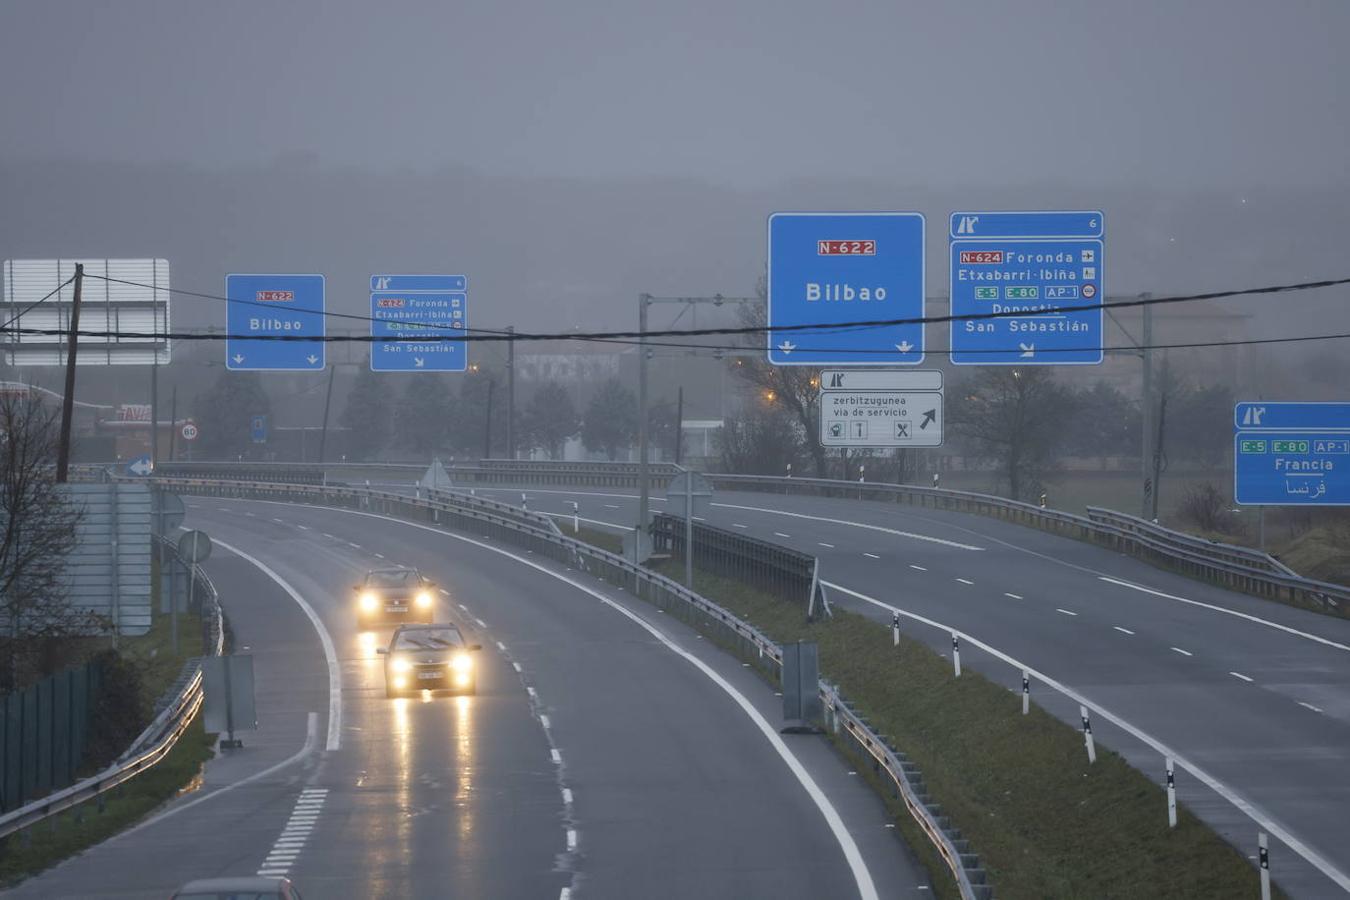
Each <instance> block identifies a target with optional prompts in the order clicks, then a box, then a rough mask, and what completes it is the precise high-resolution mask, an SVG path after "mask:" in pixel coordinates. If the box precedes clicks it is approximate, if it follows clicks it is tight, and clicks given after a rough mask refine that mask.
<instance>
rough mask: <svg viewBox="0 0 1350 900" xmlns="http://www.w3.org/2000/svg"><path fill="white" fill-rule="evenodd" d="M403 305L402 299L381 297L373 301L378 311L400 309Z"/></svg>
mask: <svg viewBox="0 0 1350 900" xmlns="http://www.w3.org/2000/svg"><path fill="white" fill-rule="evenodd" d="M403 304H404V300H403V298H402V297H381V298H380V299H378V300H376V301H375V305H376V306H378V307H379V308H380V309H402V308H403Z"/></svg>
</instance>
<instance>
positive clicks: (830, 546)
mask: <svg viewBox="0 0 1350 900" xmlns="http://www.w3.org/2000/svg"><path fill="white" fill-rule="evenodd" d="M816 544H817V545H819V546H821V547H827V548H829V549H830V550H833V549H834V544H827V543H825V542H824V541H816Z"/></svg>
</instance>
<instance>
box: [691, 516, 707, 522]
mask: <svg viewBox="0 0 1350 900" xmlns="http://www.w3.org/2000/svg"><path fill="white" fill-rule="evenodd" d="M694 521H695V522H706V521H708V520H707V519H705V518H703V517H702V516H694Z"/></svg>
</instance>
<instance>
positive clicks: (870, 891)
mask: <svg viewBox="0 0 1350 900" xmlns="http://www.w3.org/2000/svg"><path fill="white" fill-rule="evenodd" d="M652 499H656V498H652ZM263 502H269V501H263ZM323 508H327V509H336V507H323ZM341 511H342V512H346V513H349V514H351V515H356V516H368V517H370V518H372V519H380V520H382V521H385V522H391V523H395V524H398V525H404V526H407V527H409V528H418V529H421V530H423V531H429V532H431V533H432V534H438V535H440V536H441V537H445V538H449V539H451V540H456V541H461V542H463V543H466V544H472V545H473V546H475V547H478V548H480V549H483V550H487V551H489V552H492V553H499V554H501V555H502V556H505V557H506V558H508V559H512V560H515V561H516V562H518V563H520V564H521V565H525V566H529V567H530V568H532V569H534V570H536V571H538V572H542V573H543V574H545V575H547V576H549V577H551V578H556V579H557V580H559V581H561V582H563V583H564V584H567V585H570V586H571V587H573V588H576V589H577V590H579V591H583V592H584V593H586V594H589V595H590V596H592V597H594V598H595V599H596V600H599V601H600V602H601V603H603V604H605V605H606V606H608V607H609V608H610V609H612V610H614V611H615V612H617V613H619V614H620V615H622V616H624V617H625V618H627V619H628V620H630V621H631V622H633V623H634V624H635V625H637V626H638V627H639V628H641V629H643V630H644V631H646V632H647V633H648V634H650V635H652V636H653V637H654V638H656V639H657V640H658V641H660V642H661V643H662V644H663V645H665V647H666V648H667V649H668V650H670V651H671V652H672V653H674V654H675V655H677V656H679V657H680V658H681V659H684V660H685V661H686V662H688V663H689V664H690V665H692V666H693V667H694V668H696V669H698V670H699V671H700V672H701V673H703V675H704V676H706V677H707V678H708V679H709V680H710V681H712V682H713V683H714V684H716V685H717V686H718V687H719V688H721V689H722V690H723V691H724V692H725V693H726V694H727V695H728V696H730V697H731V699H732V700H733V701H734V702H735V703H736V705H737V706H739V707H740V708H741V710H742V712H744V713H745V715H746V717H747V718H749V719H750V721H751V722H752V723H753V724H754V725H755V727H756V728H758V729H759V732H760V734H762V735H763V736H764V739H765V740H766V741H768V743H769V745H770V746H771V747H773V749H774V751H775V752H776V753H777V754H778V756H779V757H780V758H781V759H782V760H783V763H784V764H785V765H786V766H787V767H788V770H789V771H790V772H791V773H792V774H793V776H794V777H795V778H796V779H797V782H798V783H799V784H800V785H801V786H802V790H804V791H806V794H807V796H809V797H810V798H811V801H812V803H814V804H815V806H816V809H818V810H819V811H820V814H821V816H823V817H824V819H825V823H826V825H827V826H828V827H829V829H830V832H831V834H833V835H834V839H835V841H836V842H837V843H838V844H839V847H840V849H841V850H842V851H843V853H844V859H845V860H846V861H847V862H848V866H849V870H850V871H851V872H852V874H853V880H854V882H855V884H856V885H857V889H858V893H859V894H860V895H861V900H879V896H878V894H877V889H876V885H875V883H874V882H873V881H872V873H871V872H870V871H868V869H867V861H866V860H865V859H863V856H862V853H861V852H860V851H859V850H858V845H857V843H856V842H855V841H854V840H853V835H851V834H849V831H848V827H847V826H845V825H844V821H843V819H841V818H840V816H839V811H838V810H836V809H835V807H834V804H833V803H832V802H830V798H829V797H828V796H826V794H825V792H824V791H823V790H821V788H820V785H819V784H817V783H816V780H815V779H814V778H812V777H811V773H810V772H808V771H806V768H805V767H804V766H803V765H802V764H801V761H800V760H798V759H797V757H796V755H795V754H794V753H793V752H792V751H791V750H790V749H789V748H788V746H787V744H785V743H784V742H783V738H782V737H781V736H780V735H779V734H778V729H777V728H776V727H775V726H773V725H771V724H769V721H768V720H767V719H766V718H764V715H763V714H762V713H760V711H759V710H758V709H757V708H756V707H755V705H754V704H753V703H751V702H750V701H749V700H748V699H747V698H746V697H745V695H744V694H742V693H741V692H740V691H738V690H737V689H736V688H735V687H734V686H732V684H731V683H730V682H729V681H727V680H726V679H725V678H723V677H722V676H721V675H719V674H718V673H717V671H716V670H714V669H713V668H712V667H711V666H709V665H708V664H707V663H705V662H704V661H703V660H701V659H699V658H698V657H697V656H695V655H694V654H693V653H691V652H689V651H688V650H685V649H684V648H683V647H681V646H680V645H679V644H677V643H675V641H673V640H672V639H671V638H670V637H668V636H667V635H666V633H665V632H663V631H662V630H661V629H659V628H657V627H656V626H655V625H653V624H652V623H650V622H648V621H647V620H646V619H644V618H642V617H641V616H639V615H638V614H637V613H635V612H633V611H632V610H630V609H628V608H627V607H625V606H623V605H622V604H621V603H619V602H618V601H616V600H614V599H612V598H610V597H607V596H605V595H604V594H603V593H601V592H600V591H599V590H598V589H596V588H594V587H592V586H590V585H589V584H586V583H584V582H581V581H577V580H575V579H573V578H571V577H569V576H567V575H564V574H563V573H561V572H557V571H554V570H553V569H550V568H548V567H547V566H545V565H543V564H542V563H538V562H535V561H534V560H531V559H527V558H525V557H524V556H520V555H518V554H516V553H513V552H511V551H510V550H507V549H505V548H503V547H496V546H493V545H492V544H489V543H485V542H484V541H481V540H478V539H476V538H471V537H467V536H465V535H462V534H454V533H451V532H447V531H442V530H441V529H439V528H432V527H431V526H430V525H422V524H420V523H418V522H404V521H402V520H401V519H395V518H391V517H389V516H382V515H379V514H378V513H369V512H361V511H359V510H341ZM1043 680H1044V679H1043ZM1047 683H1048V682H1047ZM528 690H529V691H530V695H531V696H534V691H533V689H532V688H530V689H528ZM555 752H556V751H555ZM1272 833H1275V832H1274V831H1272ZM1277 836H1278V835H1277ZM1287 843H1288V842H1287V841H1286V844H1287Z"/></svg>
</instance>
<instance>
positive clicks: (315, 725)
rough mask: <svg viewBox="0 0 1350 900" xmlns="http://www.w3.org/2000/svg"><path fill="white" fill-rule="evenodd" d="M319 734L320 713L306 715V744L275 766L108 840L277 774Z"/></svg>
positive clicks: (311, 747)
mask: <svg viewBox="0 0 1350 900" xmlns="http://www.w3.org/2000/svg"><path fill="white" fill-rule="evenodd" d="M318 735H319V714H318V713H313V712H312V713H309V714H308V715H307V716H306V720H305V745H304V746H303V747H301V748H300V749H299V750H298V751H297V752H296V753H294V754H292V755H291V756H288V757H287V758H286V759H283V760H282V761H281V762H279V763H277V764H276V765H274V766H269V767H268V768H266V769H263V770H262V771H261V772H254V773H253V774H252V775H250V776H248V777H247V778H241V779H239V780H238V781H234V782H231V783H230V784H227V785H225V786H223V787H219V788H216V789H215V790H214V791H211V792H210V793H209V794H202V795H201V796H200V797H194V798H193V799H191V800H189V801H188V802H186V803H184V804H182V805H181V806H175V807H173V808H172V809H168V810H165V811H164V812H162V813H160V814H159V815H157V816H151V817H150V818H148V819H145V820H144V821H142V822H140V823H138V824H136V825H133V826H131V827H130V828H128V829H127V830H126V831H122V832H119V833H118V834H115V835H113V836H112V837H110V838H108V842H109V843H110V842H112V841H116V840H119V839H121V838H124V837H126V836H127V835H129V834H134V833H135V832H137V831H140V830H141V829H142V828H148V827H149V826H151V825H153V824H155V823H156V822H161V821H163V820H164V819H167V818H168V817H169V816H173V815H177V814H178V813H180V812H182V811H183V810H185V809H191V808H192V807H194V806H196V805H197V804H198V803H205V802H206V801H207V800H210V799H211V798H212V797H218V796H220V795H221V794H224V793H226V792H227V791H232V790H234V789H235V788H241V787H243V786H244V785H246V784H252V783H253V782H255V781H258V780H260V779H263V778H266V777H267V776H269V775H272V774H275V773H276V772H280V771H281V770H282V769H284V768H286V767H287V766H289V765H291V764H293V763H297V762H299V761H300V760H302V759H304V758H305V757H306V756H308V755H309V754H310V753H312V752H314V745H315V744H317V743H318V739H319V738H318Z"/></svg>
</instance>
